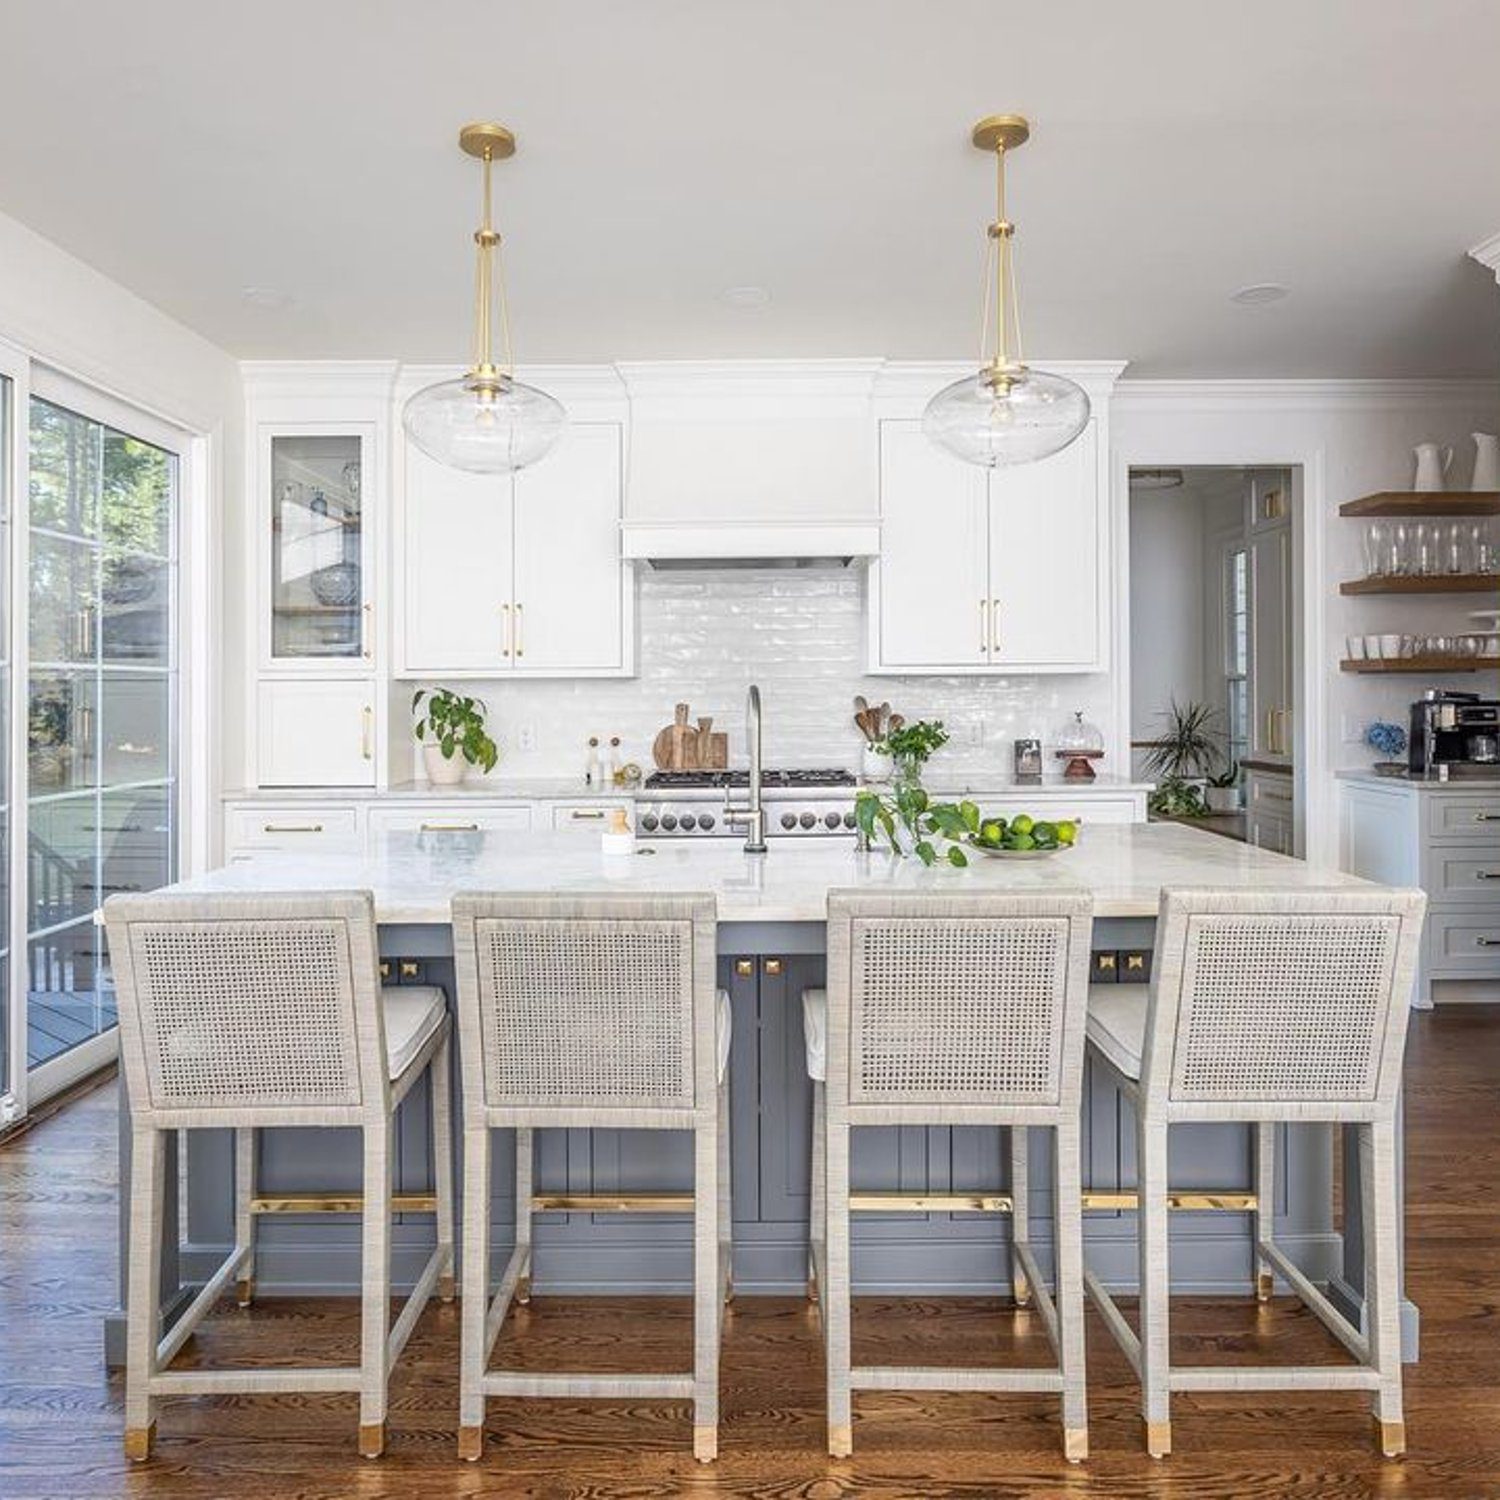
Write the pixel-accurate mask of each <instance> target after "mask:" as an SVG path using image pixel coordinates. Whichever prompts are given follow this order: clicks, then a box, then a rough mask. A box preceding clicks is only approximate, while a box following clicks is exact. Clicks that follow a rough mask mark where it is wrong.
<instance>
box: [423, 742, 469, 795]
mask: <svg viewBox="0 0 1500 1500" xmlns="http://www.w3.org/2000/svg"><path fill="white" fill-rule="evenodd" d="M422 760H423V762H424V763H425V764H426V766H427V779H428V781H429V782H431V783H432V785H433V786H457V785H458V784H459V783H460V782H461V781H462V780H463V779H464V777H465V776H467V775H468V774H469V763H468V761H466V760H465V759H464V758H463V754H462V752H460V751H457V750H455V751H454V752H453V759H452V760H444V759H443V751H442V748H441V746H438V745H423V746H422Z"/></svg>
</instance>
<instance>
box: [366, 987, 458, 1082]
mask: <svg viewBox="0 0 1500 1500" xmlns="http://www.w3.org/2000/svg"><path fill="white" fill-rule="evenodd" d="M380 1003H381V1007H382V1009H383V1010H384V1011H385V1055H386V1058H387V1062H388V1065H389V1069H390V1075H391V1077H392V1079H396V1078H399V1077H400V1076H401V1075H402V1074H403V1073H404V1072H405V1071H406V1070H407V1069H408V1068H409V1067H410V1066H411V1063H412V1059H413V1058H414V1057H415V1056H416V1055H417V1053H419V1052H420V1051H421V1050H422V1048H423V1047H425V1046H426V1045H427V1042H428V1040H429V1038H430V1037H431V1036H432V1034H433V1032H435V1031H436V1030H437V1029H438V1027H439V1026H441V1025H442V1024H443V1017H444V1016H445V1015H447V1013H448V1001H447V998H446V997H445V996H444V994H443V992H442V990H441V989H439V988H438V986H437V985H435V984H387V985H382V986H381V990H380Z"/></svg>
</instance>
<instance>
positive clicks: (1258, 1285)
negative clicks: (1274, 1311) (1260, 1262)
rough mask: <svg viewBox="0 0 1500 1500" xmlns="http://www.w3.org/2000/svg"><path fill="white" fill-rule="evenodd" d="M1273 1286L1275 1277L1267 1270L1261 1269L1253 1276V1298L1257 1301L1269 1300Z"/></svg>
mask: <svg viewBox="0 0 1500 1500" xmlns="http://www.w3.org/2000/svg"><path fill="white" fill-rule="evenodd" d="M1275 1286H1276V1278H1275V1277H1274V1276H1272V1275H1271V1273H1270V1272H1269V1271H1262V1272H1261V1273H1260V1275H1259V1276H1257V1277H1256V1278H1255V1300H1256V1301H1257V1302H1269V1301H1270V1300H1271V1293H1272V1291H1273V1290H1274V1289H1275Z"/></svg>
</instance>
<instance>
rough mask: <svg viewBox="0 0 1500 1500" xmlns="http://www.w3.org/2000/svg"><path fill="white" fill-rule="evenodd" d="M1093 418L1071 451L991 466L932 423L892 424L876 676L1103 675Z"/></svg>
mask: <svg viewBox="0 0 1500 1500" xmlns="http://www.w3.org/2000/svg"><path fill="white" fill-rule="evenodd" d="M1098 458H1099V456H1098V439H1097V435H1096V431H1095V427H1094V424H1093V423H1092V422H1091V423H1090V424H1089V426H1088V427H1087V428H1085V430H1084V432H1083V433H1082V435H1081V436H1080V437H1079V438H1078V439H1077V441H1076V442H1074V443H1072V444H1070V445H1069V446H1068V447H1067V448H1065V449H1064V450H1063V451H1062V452H1061V453H1057V454H1054V455H1053V456H1052V457H1050V458H1046V459H1042V460H1040V461H1038V462H1037V463H1033V464H1023V465H1019V466H1017V467H1015V468H1010V469H996V470H986V469H982V468H977V467H975V466H973V465H969V464H964V463H961V462H959V461H958V460H957V459H954V458H952V457H950V456H949V455H947V454H945V453H943V452H941V451H940V450H938V449H937V448H935V447H934V446H933V445H932V444H931V443H930V442H929V441H928V439H927V438H926V436H925V435H924V434H923V432H922V427H921V423H920V422H918V421H908V420H904V419H892V420H887V421H884V422H882V423H881V424H880V484H881V549H880V560H879V562H878V563H877V565H876V567H875V569H874V570H873V573H872V580H871V592H870V603H871V621H870V667H869V670H870V671H872V672H903V673H921V672H957V673H970V674H972V673H981V672H1005V673H1018V672H1026V673H1048V672H1092V671H1099V670H1101V669H1103V668H1104V667H1105V666H1106V665H1107V660H1108V653H1107V649H1106V645H1107V624H1108V610H1107V607H1106V595H1105V577H1106V570H1105V566H1104V560H1105V553H1106V545H1107V538H1108V531H1107V517H1108V505H1107V503H1106V497H1105V495H1104V493H1103V490H1102V488H1101V484H1100V478H1099V462H1098Z"/></svg>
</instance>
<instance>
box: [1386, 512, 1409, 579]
mask: <svg viewBox="0 0 1500 1500" xmlns="http://www.w3.org/2000/svg"><path fill="white" fill-rule="evenodd" d="M1411 533H1412V528H1411V523H1410V522H1409V521H1397V522H1396V523H1395V524H1394V525H1393V526H1392V527H1391V539H1390V563H1389V566H1388V567H1387V568H1386V572H1387V573H1389V574H1390V575H1391V576H1392V577H1393V578H1401V577H1404V576H1405V575H1406V574H1408V573H1410V572H1411V571H1412V564H1413V561H1414V558H1413V555H1412V534H1411Z"/></svg>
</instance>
